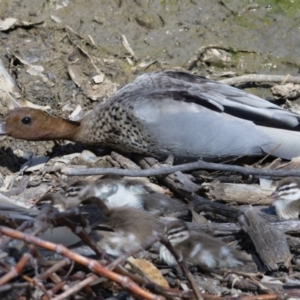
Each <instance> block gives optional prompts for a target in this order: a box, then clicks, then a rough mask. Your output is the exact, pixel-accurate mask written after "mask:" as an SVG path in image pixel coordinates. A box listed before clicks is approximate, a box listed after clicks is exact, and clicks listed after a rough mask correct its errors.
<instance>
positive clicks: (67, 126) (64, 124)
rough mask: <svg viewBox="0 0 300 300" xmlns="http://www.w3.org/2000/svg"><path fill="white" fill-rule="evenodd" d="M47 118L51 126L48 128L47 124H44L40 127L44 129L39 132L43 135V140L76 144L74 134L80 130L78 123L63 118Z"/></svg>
mask: <svg viewBox="0 0 300 300" xmlns="http://www.w3.org/2000/svg"><path fill="white" fill-rule="evenodd" d="M48 118H49V119H48V121H49V122H50V124H51V126H48V124H47V123H48V122H45V123H44V124H43V125H42V127H44V130H41V131H42V132H44V133H45V136H44V139H46V140H55V139H57V140H59V139H62V140H69V141H74V142H76V138H75V137H76V133H77V132H78V130H79V129H80V123H79V122H73V121H69V120H66V119H63V118H57V117H52V116H49V117H48ZM53 124H54V126H53Z"/></svg>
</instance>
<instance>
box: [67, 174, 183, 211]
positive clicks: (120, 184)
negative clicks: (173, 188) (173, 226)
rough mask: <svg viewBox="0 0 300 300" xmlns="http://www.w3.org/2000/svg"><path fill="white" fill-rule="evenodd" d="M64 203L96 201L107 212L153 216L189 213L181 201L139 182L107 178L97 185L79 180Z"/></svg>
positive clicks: (125, 178)
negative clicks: (124, 209)
mask: <svg viewBox="0 0 300 300" xmlns="http://www.w3.org/2000/svg"><path fill="white" fill-rule="evenodd" d="M65 196H66V202H67V203H80V202H81V201H82V200H84V199H86V198H88V197H92V196H94V197H98V198H99V199H101V200H102V201H104V202H105V203H106V205H107V206H108V207H110V208H112V207H121V206H124V205H128V206H131V207H135V208H138V209H141V210H146V211H149V212H150V213H152V214H154V215H162V214H170V213H173V212H177V211H181V210H183V209H188V206H187V205H186V204H185V203H183V202H182V201H180V200H177V199H173V198H171V197H169V196H167V195H164V194H161V193H156V192H155V191H153V190H152V189H151V188H150V187H149V186H147V185H145V183H144V182H143V181H142V180H140V179H132V178H128V177H122V176H115V175H114V176H112V175H106V176H103V177H102V178H101V179H99V180H97V181H87V180H80V181H76V182H74V183H73V184H71V185H70V186H69V187H68V188H67V189H66V195H65Z"/></svg>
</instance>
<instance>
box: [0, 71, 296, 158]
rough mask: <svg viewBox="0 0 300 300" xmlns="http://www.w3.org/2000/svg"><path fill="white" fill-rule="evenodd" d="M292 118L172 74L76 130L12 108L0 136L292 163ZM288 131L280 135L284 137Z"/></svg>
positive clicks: (123, 97)
mask: <svg viewBox="0 0 300 300" xmlns="http://www.w3.org/2000/svg"><path fill="white" fill-rule="evenodd" d="M299 117H300V116H299V115H297V114H295V113H292V112H289V111H288V110H285V109H283V108H281V107H279V106H277V105H275V104H272V103H270V102H268V101H266V100H263V99H261V98H258V97H256V96H254V95H250V94H247V93H245V92H243V91H241V90H239V89H236V88H234V87H230V86H228V85H226V84H222V83H219V82H215V81H212V80H209V79H206V78H203V77H199V76H196V75H192V74H188V73H185V72H179V71H163V72H152V73H148V74H143V75H140V76H138V77H137V78H136V79H135V80H134V81H133V82H131V83H129V84H128V85H126V86H124V87H123V88H121V89H120V90H119V91H118V92H117V93H115V95H113V96H112V97H110V98H109V99H107V100H106V101H104V102H102V103H100V104H99V105H97V106H96V107H95V108H94V109H93V110H92V111H90V112H89V113H87V114H86V115H85V116H84V117H83V119H82V120H81V121H80V122H72V121H68V120H64V119H62V118H58V117H53V116H50V115H48V114H46V113H45V112H43V111H40V110H37V109H32V108H25V107H22V108H16V109H14V110H12V111H10V112H9V113H8V114H7V116H6V117H5V119H4V120H3V122H1V123H0V134H3V135H4V134H6V135H8V136H11V137H14V138H19V139H25V140H31V141H38V140H54V139H66V140H70V141H74V142H79V143H84V144H90V145H95V144H96V145H103V146H107V147H111V148H113V149H117V150H120V151H124V152H129V153H139V154H142V155H147V156H154V157H157V158H165V157H167V156H169V155H173V156H174V157H175V158H179V159H185V158H189V159H199V158H203V159H209V160H218V159H220V158H229V157H237V156H243V155H250V156H261V155H264V154H266V153H271V154H272V155H273V156H277V157H281V158H284V159H291V158H293V157H296V156H299V155H300V133H299V132H297V131H295V130H299V127H300V126H299V120H300V118H299ZM286 129H288V130H286Z"/></svg>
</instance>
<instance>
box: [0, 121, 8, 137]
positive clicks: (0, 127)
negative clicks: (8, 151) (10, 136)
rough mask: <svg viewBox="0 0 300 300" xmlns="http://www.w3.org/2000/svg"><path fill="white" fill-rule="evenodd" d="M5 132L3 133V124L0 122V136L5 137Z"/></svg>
mask: <svg viewBox="0 0 300 300" xmlns="http://www.w3.org/2000/svg"><path fill="white" fill-rule="evenodd" d="M5 134H7V132H6V131H5V122H0V135H5Z"/></svg>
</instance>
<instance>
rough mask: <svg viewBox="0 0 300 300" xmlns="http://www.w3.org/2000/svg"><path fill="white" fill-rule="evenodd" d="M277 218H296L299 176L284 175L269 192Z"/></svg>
mask: <svg viewBox="0 0 300 300" xmlns="http://www.w3.org/2000/svg"><path fill="white" fill-rule="evenodd" d="M271 197H272V199H273V203H272V205H273V206H274V207H275V211H276V215H277V216H278V218H279V219H282V220H289V219H297V218H299V214H300V178H297V177H286V178H284V179H281V180H280V181H278V183H277V186H276V189H275V191H274V192H273V193H272V194H271Z"/></svg>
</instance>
